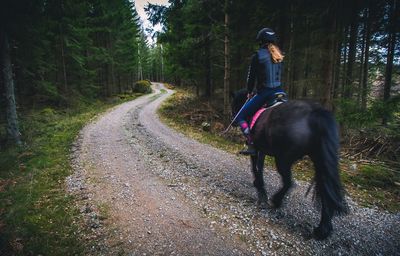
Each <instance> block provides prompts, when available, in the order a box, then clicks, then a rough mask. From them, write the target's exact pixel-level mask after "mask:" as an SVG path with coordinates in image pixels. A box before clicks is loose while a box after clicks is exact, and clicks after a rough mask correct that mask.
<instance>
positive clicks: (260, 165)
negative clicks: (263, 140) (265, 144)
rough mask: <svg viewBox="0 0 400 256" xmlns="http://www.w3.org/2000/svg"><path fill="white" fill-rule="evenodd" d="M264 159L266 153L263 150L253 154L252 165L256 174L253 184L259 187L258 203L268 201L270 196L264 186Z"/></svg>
mask: <svg viewBox="0 0 400 256" xmlns="http://www.w3.org/2000/svg"><path fill="white" fill-rule="evenodd" d="M264 160H265V155H264V154H263V153H261V152H257V154H256V155H254V156H251V165H252V171H253V175H254V182H253V185H254V187H255V188H256V189H257V196H258V201H257V204H258V205H262V204H267V203H268V196H267V192H266V191H265V187H264Z"/></svg>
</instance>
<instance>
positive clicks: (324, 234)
mask: <svg viewBox="0 0 400 256" xmlns="http://www.w3.org/2000/svg"><path fill="white" fill-rule="evenodd" d="M331 233H332V230H331V229H328V230H325V229H323V228H321V227H316V228H314V231H313V236H314V238H315V239H316V240H324V239H326V238H328V237H329V236H330V235H331Z"/></svg>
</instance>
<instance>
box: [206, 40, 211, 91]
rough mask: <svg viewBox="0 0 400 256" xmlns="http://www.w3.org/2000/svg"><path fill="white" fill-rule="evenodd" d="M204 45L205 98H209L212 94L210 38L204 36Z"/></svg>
mask: <svg viewBox="0 0 400 256" xmlns="http://www.w3.org/2000/svg"><path fill="white" fill-rule="evenodd" d="M204 43H205V45H204V55H205V56H204V58H205V62H204V64H205V66H204V68H205V71H206V76H205V79H206V81H205V82H206V93H205V96H206V97H210V96H211V94H212V81H211V56H210V38H209V35H207V34H206V35H205V42H204Z"/></svg>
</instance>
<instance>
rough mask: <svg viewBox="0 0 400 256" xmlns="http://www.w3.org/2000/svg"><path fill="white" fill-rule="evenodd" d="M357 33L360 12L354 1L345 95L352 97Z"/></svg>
mask: <svg viewBox="0 0 400 256" xmlns="http://www.w3.org/2000/svg"><path fill="white" fill-rule="evenodd" d="M357 34H358V13H357V4H356V3H353V11H352V17H351V25H350V44H349V59H348V64H347V72H346V84H345V90H344V97H345V98H351V96H352V94H353V88H352V87H353V81H354V80H353V67H354V63H355V60H356V51H357Z"/></svg>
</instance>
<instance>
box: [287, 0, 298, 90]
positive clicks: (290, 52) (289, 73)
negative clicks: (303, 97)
mask: <svg viewBox="0 0 400 256" xmlns="http://www.w3.org/2000/svg"><path fill="white" fill-rule="evenodd" d="M290 14H291V15H290V17H291V18H290V22H289V38H287V39H286V43H287V44H288V45H289V46H288V47H289V49H288V54H287V55H288V56H289V58H288V63H287V69H286V79H285V80H286V81H285V84H286V85H284V86H285V87H286V90H287V91H288V94H289V97H290V98H293V96H292V95H291V88H292V85H293V80H292V77H293V76H292V73H293V63H294V60H293V59H294V54H293V44H294V43H293V42H294V37H295V35H294V29H293V26H294V23H293V6H292V4H291V6H290ZM287 41H288V42H287Z"/></svg>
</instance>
